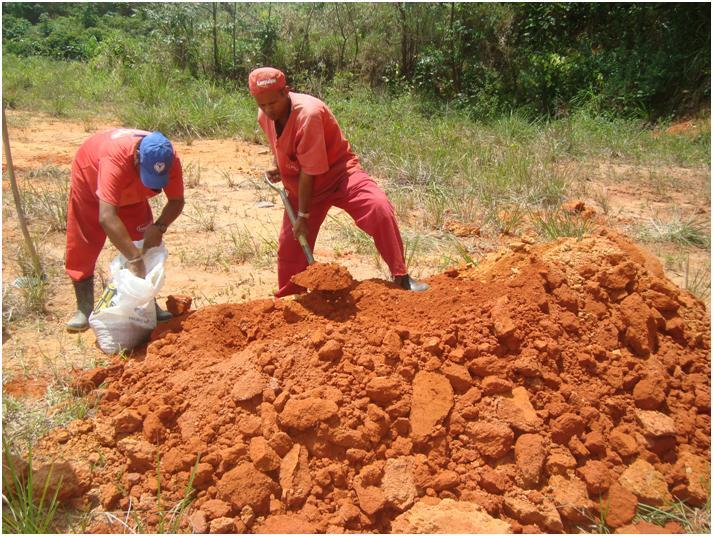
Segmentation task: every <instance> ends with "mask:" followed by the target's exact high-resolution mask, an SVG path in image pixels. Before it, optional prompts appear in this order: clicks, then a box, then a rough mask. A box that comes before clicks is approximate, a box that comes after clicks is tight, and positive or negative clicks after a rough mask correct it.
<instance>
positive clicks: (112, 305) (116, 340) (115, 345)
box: [89, 241, 168, 354]
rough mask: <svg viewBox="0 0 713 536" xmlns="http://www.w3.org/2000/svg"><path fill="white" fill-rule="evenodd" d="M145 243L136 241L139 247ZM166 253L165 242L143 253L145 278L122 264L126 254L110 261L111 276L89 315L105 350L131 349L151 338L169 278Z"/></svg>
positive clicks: (100, 346)
mask: <svg viewBox="0 0 713 536" xmlns="http://www.w3.org/2000/svg"><path fill="white" fill-rule="evenodd" d="M142 243H143V241H139V242H134V244H135V245H136V247H138V248H139V249H141V246H142ZM166 257H168V251H167V250H166V246H164V245H163V243H162V244H161V245H160V246H157V247H154V248H151V249H149V250H148V251H147V252H146V253H145V254H144V265H145V266H146V278H144V279H142V278H140V277H136V276H135V275H134V274H132V273H131V272H130V271H129V270H128V269H127V268H122V266H124V264H125V262H126V258H125V257H124V256H123V255H119V256H118V257H116V258H115V259H114V260H113V261H111V265H110V266H109V271H110V273H111V280H110V282H109V284H108V285H107V287H106V289H105V290H104V294H102V298H101V299H100V300H99V302H98V303H97V306H96V307H95V308H94V311H92V314H91V316H90V317H89V325H90V326H91V328H92V329H93V330H94V335H95V336H96V338H97V344H98V345H99V348H101V350H102V351H103V352H104V353H107V354H116V353H119V352H121V351H122V350H132V349H134V348H136V347H137V346H139V345H141V344H143V343H144V342H146V341H147V340H148V338H149V336H150V335H151V332H152V331H153V329H154V328H155V327H156V307H155V305H154V302H155V299H156V295H157V294H158V293H159V291H160V290H161V287H162V286H163V283H164V280H165V279H166V273H165V271H164V263H165V262H166Z"/></svg>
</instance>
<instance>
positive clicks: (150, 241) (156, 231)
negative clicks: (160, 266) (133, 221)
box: [142, 225, 163, 253]
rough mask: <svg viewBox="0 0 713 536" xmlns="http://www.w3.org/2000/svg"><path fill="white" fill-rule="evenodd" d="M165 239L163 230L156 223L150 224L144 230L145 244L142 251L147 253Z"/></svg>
mask: <svg viewBox="0 0 713 536" xmlns="http://www.w3.org/2000/svg"><path fill="white" fill-rule="evenodd" d="M161 240H163V232H162V231H161V229H160V228H159V227H157V226H156V225H149V226H148V228H147V229H146V231H144V245H143V248H142V253H146V252H147V251H148V250H149V249H151V248H153V247H156V246H158V245H160V244H161Z"/></svg>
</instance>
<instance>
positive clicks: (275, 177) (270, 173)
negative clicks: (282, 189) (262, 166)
mask: <svg viewBox="0 0 713 536" xmlns="http://www.w3.org/2000/svg"><path fill="white" fill-rule="evenodd" d="M265 174H266V175H267V178H268V179H269V180H270V182H280V170H279V169H277V168H272V169H268V170H267V171H265Z"/></svg>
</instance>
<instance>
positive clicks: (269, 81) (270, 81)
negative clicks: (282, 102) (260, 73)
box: [255, 78, 277, 87]
mask: <svg viewBox="0 0 713 536" xmlns="http://www.w3.org/2000/svg"><path fill="white" fill-rule="evenodd" d="M255 83H256V84H257V85H258V87H265V86H271V85H272V84H276V83H277V78H267V79H265V80H258V81H257V82H255Z"/></svg>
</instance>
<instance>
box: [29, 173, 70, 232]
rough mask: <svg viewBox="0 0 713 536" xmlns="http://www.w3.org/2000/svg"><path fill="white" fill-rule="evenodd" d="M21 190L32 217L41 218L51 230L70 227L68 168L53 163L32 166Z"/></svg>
mask: <svg viewBox="0 0 713 536" xmlns="http://www.w3.org/2000/svg"><path fill="white" fill-rule="evenodd" d="M20 191H21V195H22V204H23V207H24V209H25V213H26V214H27V217H28V218H29V219H30V220H38V221H39V222H40V223H41V224H43V226H44V227H45V228H46V229H48V230H49V231H55V232H64V231H66V230H67V202H68V199H69V171H68V170H66V169H62V168H59V167H57V166H54V165H48V166H42V167H40V168H36V169H33V170H31V171H30V172H29V173H28V175H27V179H26V180H25V181H24V183H23V185H22V188H21V189H20Z"/></svg>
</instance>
